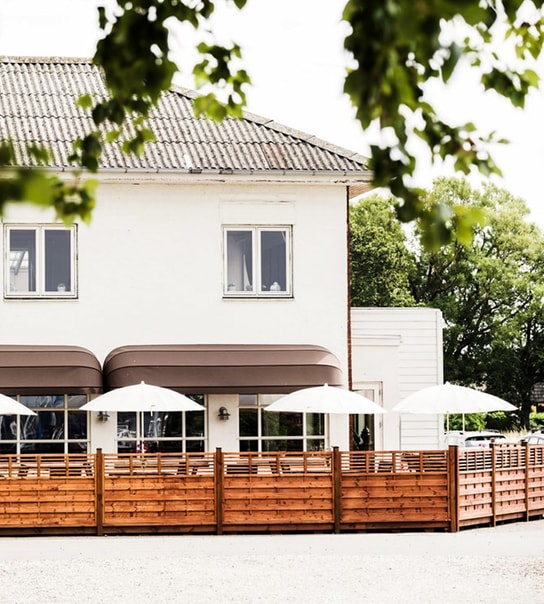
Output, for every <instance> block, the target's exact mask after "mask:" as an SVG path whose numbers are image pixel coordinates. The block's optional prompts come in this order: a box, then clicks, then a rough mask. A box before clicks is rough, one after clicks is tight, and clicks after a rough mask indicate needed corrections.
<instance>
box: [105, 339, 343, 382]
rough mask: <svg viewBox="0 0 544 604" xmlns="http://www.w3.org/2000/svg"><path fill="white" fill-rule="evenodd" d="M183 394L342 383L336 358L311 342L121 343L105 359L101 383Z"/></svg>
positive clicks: (340, 371)
mask: <svg viewBox="0 0 544 604" xmlns="http://www.w3.org/2000/svg"><path fill="white" fill-rule="evenodd" d="M142 380H143V381H144V382H147V383H150V384H155V385H157V386H164V387H167V388H172V389H173V390H176V391H178V392H181V393H184V394H212V393H216V394H228V393H238V394H285V393H289V392H293V391H294V390H299V389H300V388H307V387H310V386H320V385H323V384H325V383H326V384H330V385H331V386H340V385H342V370H341V369H340V364H339V362H338V359H337V358H336V357H335V356H334V355H333V354H332V353H331V352H330V351H329V350H327V349H326V348H322V347H321V346H311V345H293V344H286V345H276V344H262V345H256V344H225V345H222V344H192V345H153V346H122V347H120V348H116V349H115V350H112V352H110V354H109V355H108V356H107V358H106V360H105V362H104V389H105V390H111V389H113V388H120V387H122V386H128V385H130V384H137V383H139V382H141V381H142Z"/></svg>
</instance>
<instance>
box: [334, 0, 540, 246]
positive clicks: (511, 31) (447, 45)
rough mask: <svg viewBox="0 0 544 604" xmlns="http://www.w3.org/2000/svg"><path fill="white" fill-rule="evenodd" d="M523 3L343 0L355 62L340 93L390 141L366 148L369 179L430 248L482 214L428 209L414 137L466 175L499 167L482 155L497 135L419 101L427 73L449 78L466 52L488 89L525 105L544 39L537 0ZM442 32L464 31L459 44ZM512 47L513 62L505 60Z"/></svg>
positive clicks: (465, 234) (465, 230)
mask: <svg viewBox="0 0 544 604" xmlns="http://www.w3.org/2000/svg"><path fill="white" fill-rule="evenodd" d="M522 4H523V5H524V6H523V7H522ZM529 5H530V3H527V2H525V3H523V2H522V1H521V0H513V1H511V0H504V1H503V2H499V1H493V0H483V1H481V2H477V1H474V0H439V1H437V2H429V1H428V0H349V1H348V3H347V5H346V7H345V10H344V19H345V20H346V21H347V22H348V23H350V25H351V27H352V32H351V34H350V35H349V36H348V37H347V38H346V40H345V47H346V49H347V50H348V51H350V52H351V53H352V55H353V57H354V59H355V61H356V67H355V68H353V69H351V71H350V72H349V73H348V76H347V78H346V81H345V92H346V93H347V94H348V95H349V96H350V98H351V100H352V102H353V105H354V106H355V107H356V108H357V118H358V120H359V121H360V122H361V124H362V126H363V128H364V129H367V128H369V127H370V126H371V125H377V126H378V128H379V130H380V131H382V132H386V133H388V134H389V138H393V139H394V140H393V142H391V143H388V144H383V145H377V146H374V147H373V148H372V165H371V167H372V169H373V170H374V184H375V185H376V186H377V187H388V188H389V189H390V190H391V192H392V193H393V195H395V196H396V197H397V198H399V199H400V200H402V203H401V205H400V206H399V210H398V212H399V217H400V218H401V220H403V221H411V220H414V219H417V220H418V221H419V222H420V224H421V225H422V227H423V231H424V234H425V235H426V243H427V245H430V246H432V247H436V246H437V245H439V244H442V243H445V242H447V241H450V240H452V239H453V238H454V237H455V236H456V235H457V236H458V238H460V239H461V240H462V241H464V242H468V241H469V240H470V236H471V227H472V225H473V224H475V223H476V222H477V220H478V216H477V215H474V214H472V213H467V212H466V211H464V212H460V211H459V212H458V211H456V209H455V208H453V209H452V208H449V209H448V208H446V207H436V206H425V204H424V203H423V196H422V195H421V192H420V191H418V190H416V189H414V188H411V187H410V184H409V179H410V176H412V175H413V174H414V171H415V168H416V157H415V155H414V153H413V152H412V151H410V144H411V142H412V140H413V138H414V137H418V138H420V139H421V140H423V142H424V143H425V145H426V147H427V148H428V150H429V151H430V153H431V156H432V159H433V160H436V159H445V158H447V157H450V158H452V160H453V163H454V166H455V169H456V170H458V171H459V172H461V173H463V174H468V173H469V172H470V170H471V168H472V167H473V166H474V167H475V168H477V169H478V170H479V171H480V172H481V173H482V174H484V175H486V176H488V175H490V174H493V173H495V174H499V173H500V171H499V168H498V167H497V165H496V164H495V162H494V161H493V158H492V157H491V155H490V154H489V152H488V147H489V143H490V142H498V141H497V140H496V139H495V137H494V136H493V135H491V136H486V137H479V136H478V135H477V133H476V132H475V128H474V125H473V124H471V123H467V124H462V125H457V126H453V125H451V124H448V123H446V122H445V121H443V120H442V119H441V118H440V117H439V116H438V113H437V111H436V110H435V107H433V106H432V105H431V104H430V103H429V102H427V101H426V100H425V95H424V89H425V84H426V83H427V82H428V81H429V80H430V79H433V78H434V79H437V80H440V81H443V82H445V83H447V82H448V81H449V79H450V78H451V76H452V74H453V73H454V71H455V70H456V68H457V67H458V66H459V65H460V61H461V58H463V59H464V62H465V64H468V65H469V66H470V67H471V68H472V69H473V70H477V71H478V72H479V73H480V79H481V83H482V85H483V87H484V88H485V89H486V90H491V89H492V90H495V91H496V92H497V93H499V94H501V95H502V96H504V97H505V98H507V99H509V100H510V102H511V103H512V105H514V106H516V107H523V105H524V102H525V98H526V96H527V94H528V92H529V91H530V90H531V88H536V87H538V85H539V78H538V76H537V74H536V73H535V71H534V70H533V69H532V68H531V67H532V64H533V63H534V60H535V59H536V58H537V57H539V56H540V54H541V52H542V43H543V39H544V38H543V36H542V33H543V16H542V2H538V1H535V2H534V3H533V9H534V10H532V11H530V10H529V8H530V7H529ZM522 13H523V16H522ZM448 31H450V32H451V31H454V32H455V31H457V32H459V31H461V32H463V33H464V36H465V37H464V39H463V40H462V41H461V42H459V41H458V40H457V39H456V36H455V35H453V34H450V35H447V32H448ZM457 37H459V36H457ZM499 48H500V49H501V54H499V52H498V50H497V49H499ZM511 50H513V53H512V54H513V56H514V57H515V62H514V64H515V66H511V65H508V63H507V62H506V57H507V56H508V53H509V52H510V51H511ZM391 135H392V136H391Z"/></svg>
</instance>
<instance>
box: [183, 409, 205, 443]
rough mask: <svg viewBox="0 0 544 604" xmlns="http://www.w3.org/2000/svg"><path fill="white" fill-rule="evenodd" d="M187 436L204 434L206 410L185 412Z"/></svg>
mask: <svg viewBox="0 0 544 604" xmlns="http://www.w3.org/2000/svg"><path fill="white" fill-rule="evenodd" d="M185 432H186V433H185V436H187V437H190V436H204V411H186V412H185Z"/></svg>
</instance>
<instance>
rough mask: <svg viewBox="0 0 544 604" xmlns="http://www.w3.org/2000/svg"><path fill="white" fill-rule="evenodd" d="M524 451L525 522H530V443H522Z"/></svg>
mask: <svg viewBox="0 0 544 604" xmlns="http://www.w3.org/2000/svg"><path fill="white" fill-rule="evenodd" d="M522 446H523V448H522V451H523V453H524V455H525V521H526V522H528V521H529V520H530V518H531V516H530V509H529V508H530V506H531V501H530V498H529V478H530V476H529V474H530V472H529V464H530V458H529V457H530V456H529V450H530V449H529V443H528V442H527V441H523V443H522Z"/></svg>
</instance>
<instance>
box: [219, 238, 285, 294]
mask: <svg viewBox="0 0 544 604" xmlns="http://www.w3.org/2000/svg"><path fill="white" fill-rule="evenodd" d="M224 294H225V296H234V297H239V296H249V297H251V296H263V297H289V296H291V295H292V286H291V229H290V228H289V227H229V228H226V229H225V283H224Z"/></svg>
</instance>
